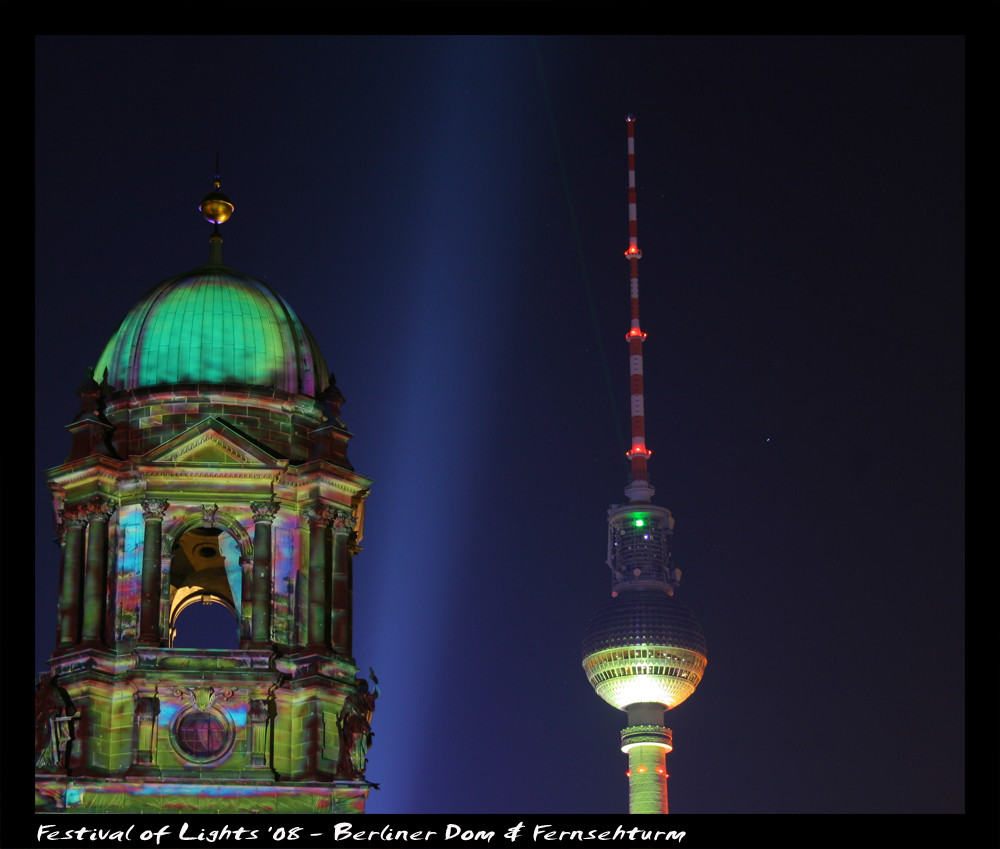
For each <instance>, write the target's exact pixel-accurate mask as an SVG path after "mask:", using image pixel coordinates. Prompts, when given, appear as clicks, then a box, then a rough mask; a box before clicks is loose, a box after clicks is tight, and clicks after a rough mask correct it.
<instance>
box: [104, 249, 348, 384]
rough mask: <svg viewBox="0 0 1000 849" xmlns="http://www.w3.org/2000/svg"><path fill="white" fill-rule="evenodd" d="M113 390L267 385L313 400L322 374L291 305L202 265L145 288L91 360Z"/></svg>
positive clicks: (248, 281)
mask: <svg viewBox="0 0 1000 849" xmlns="http://www.w3.org/2000/svg"><path fill="white" fill-rule="evenodd" d="M105 369H107V370H108V377H107V380H108V383H109V384H111V385H112V386H113V387H115V388H116V389H128V388H132V387H135V386H146V387H148V386H161V385H165V384H174V383H195V384H197V383H203V384H226V383H229V384H245V385H250V386H273V387H275V388H278V389H282V390H284V391H286V392H295V393H298V392H301V393H303V394H306V395H312V396H315V395H316V394H317V393H318V392H319V391H320V389H322V388H323V387H325V386H326V384H327V383H328V381H329V375H328V372H327V369H326V365H325V364H324V361H323V357H322V355H321V354H320V351H319V349H318V347H317V346H316V343H315V341H314V340H313V338H312V336H311V335H310V334H309V332H308V330H306V328H305V327H304V326H303V325H302V323H301V322H300V321H299V319H298V317H297V316H296V314H295V312H294V311H293V310H292V308H291V307H290V306H289V305H288V304H287V303H286V302H285V301H284V300H283V299H282V298H281V297H280V296H279V295H278V294H277V293H276V292H274V291H273V290H271V289H270V288H269V287H268V286H267V285H266V284H265V283H262V282H261V281H259V280H255V279H254V278H252V277H248V276H246V275H243V274H239V273H237V272H235V271H231V270H227V269H221V268H208V267H206V268H204V269H199V270H197V271H193V272H188V273H185V274H181V275H177V276H175V277H172V278H170V279H168V280H165V281H164V282H163V283H160V284H159V285H158V286H156V287H155V288H154V289H152V290H151V291H150V292H149V293H147V295H146V296H145V297H143V298H142V299H140V301H139V302H138V303H137V304H136V306H135V307H133V308H132V310H131V311H130V312H129V313H128V315H127V316H126V317H125V320H124V321H123V322H122V324H121V326H120V328H119V329H118V332H117V333H116V334H115V335H114V336H113V337H112V338H111V340H110V341H109V342H108V344H107V346H106V347H105V349H104V352H103V353H102V354H101V357H100V359H99V360H98V363H97V367H96V369H95V372H94V373H95V374H96V375H97V376H98V377H101V376H103V375H104V370H105Z"/></svg>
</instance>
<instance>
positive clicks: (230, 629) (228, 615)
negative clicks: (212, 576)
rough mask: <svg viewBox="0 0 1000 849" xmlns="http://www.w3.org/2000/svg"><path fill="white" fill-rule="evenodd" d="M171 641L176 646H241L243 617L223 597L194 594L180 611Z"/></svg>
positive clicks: (195, 647) (228, 647)
mask: <svg viewBox="0 0 1000 849" xmlns="http://www.w3.org/2000/svg"><path fill="white" fill-rule="evenodd" d="M170 644H171V647H172V648H175V649H236V648H239V644H240V635H239V619H238V618H237V617H236V614H235V611H234V610H233V609H232V608H231V607H230V606H229V605H228V604H227V603H226V602H225V601H223V600H221V599H218V598H216V597H213V596H211V595H207V594H206V595H200V596H195V597H192V598H190V599H189V601H188V602H187V604H185V605H184V606H183V607H182V608H180V609H179V610H178V611H177V616H176V617H175V619H174V624H173V627H172V628H171V643H170Z"/></svg>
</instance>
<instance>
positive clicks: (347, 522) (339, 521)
mask: <svg viewBox="0 0 1000 849" xmlns="http://www.w3.org/2000/svg"><path fill="white" fill-rule="evenodd" d="M331 513H332V514H333V529H334V530H335V531H337V532H338V533H349V532H350V531H353V530H354V526H355V525H356V524H357V523H358V520H357V519H356V518H355V517H354V516H352V515H351V514H350V513H348V512H347V511H346V510H334V511H331Z"/></svg>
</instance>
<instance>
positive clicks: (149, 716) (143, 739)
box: [134, 695, 160, 766]
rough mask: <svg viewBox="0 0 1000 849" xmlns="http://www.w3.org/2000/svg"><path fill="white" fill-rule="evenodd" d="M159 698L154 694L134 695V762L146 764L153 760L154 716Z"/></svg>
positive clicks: (157, 709)
mask: <svg viewBox="0 0 1000 849" xmlns="http://www.w3.org/2000/svg"><path fill="white" fill-rule="evenodd" d="M159 712H160V700H159V699H158V698H157V697H156V696H139V695H136V697H135V758H134V762H135V763H136V764H138V765H141V766H146V765H149V764H152V763H153V762H154V760H155V759H154V757H153V753H154V749H155V748H156V747H155V742H156V740H155V732H156V717H157V715H158V714H159Z"/></svg>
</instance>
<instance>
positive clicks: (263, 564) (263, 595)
mask: <svg viewBox="0 0 1000 849" xmlns="http://www.w3.org/2000/svg"><path fill="white" fill-rule="evenodd" d="M250 509H251V510H252V511H253V521H254V531H253V589H252V592H253V614H252V622H253V628H252V634H251V638H250V639H251V642H250V646H251V648H255V649H263V648H267V647H268V646H269V645H270V644H271V604H272V598H271V571H272V566H271V523H272V522H273V521H274V514H275V513H277V512H278V504H277V502H274V501H254V502H253V503H252V504H251V505H250Z"/></svg>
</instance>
